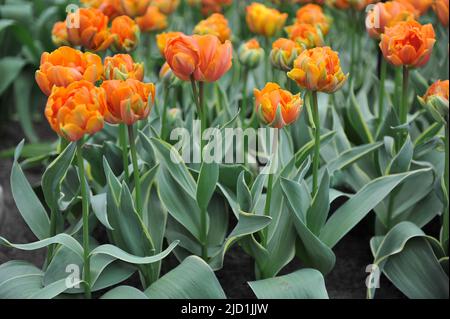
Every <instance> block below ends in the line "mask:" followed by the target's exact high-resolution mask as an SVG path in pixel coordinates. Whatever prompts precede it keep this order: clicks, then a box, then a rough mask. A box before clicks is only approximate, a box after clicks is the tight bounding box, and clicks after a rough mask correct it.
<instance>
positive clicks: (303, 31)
mask: <svg viewBox="0 0 450 319" xmlns="http://www.w3.org/2000/svg"><path fill="white" fill-rule="evenodd" d="M285 29H286V33H287V34H288V36H289V39H291V40H293V41H295V42H297V43H299V44H300V45H301V46H302V47H304V48H305V49H311V48H315V47H321V46H323V45H324V44H325V42H324V39H323V35H322V32H321V31H320V29H319V28H318V27H315V26H313V25H311V24H307V23H295V24H294V25H291V26H289V27H286V28H285Z"/></svg>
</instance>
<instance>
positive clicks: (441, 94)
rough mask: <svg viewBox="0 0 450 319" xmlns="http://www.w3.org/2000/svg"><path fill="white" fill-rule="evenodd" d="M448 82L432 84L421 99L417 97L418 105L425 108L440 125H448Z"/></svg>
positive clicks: (439, 81)
mask: <svg viewBox="0 0 450 319" xmlns="http://www.w3.org/2000/svg"><path fill="white" fill-rule="evenodd" d="M448 95H449V81H448V80H446V81H441V80H438V81H437V82H435V83H433V84H432V85H431V86H430V87H429V88H428V90H427V92H426V93H425V95H424V96H423V97H419V101H420V103H421V104H422V105H423V106H424V107H425V108H427V110H428V111H429V112H430V114H431V115H432V116H433V118H434V119H435V120H436V121H438V122H441V123H445V124H447V125H448V113H449V103H448Z"/></svg>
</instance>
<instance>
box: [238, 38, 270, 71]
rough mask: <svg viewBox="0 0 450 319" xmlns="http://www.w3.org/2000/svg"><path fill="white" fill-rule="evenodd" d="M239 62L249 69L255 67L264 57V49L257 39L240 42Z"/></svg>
mask: <svg viewBox="0 0 450 319" xmlns="http://www.w3.org/2000/svg"><path fill="white" fill-rule="evenodd" d="M238 57H239V62H240V63H241V64H242V65H244V66H246V67H247V68H249V69H254V68H256V67H257V66H258V65H259V64H260V63H261V61H262V60H263V58H264V49H263V48H261V46H260V45H259V42H258V40H256V39H251V40H249V41H247V42H244V43H242V45H241V46H240V47H239V50H238Z"/></svg>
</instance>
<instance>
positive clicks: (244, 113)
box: [241, 66, 248, 126]
mask: <svg viewBox="0 0 450 319" xmlns="http://www.w3.org/2000/svg"><path fill="white" fill-rule="evenodd" d="M242 80H243V81H244V85H243V87H242V110H241V121H242V125H243V126H245V119H246V118H247V87H248V68H247V67H245V66H244V68H243V76H242Z"/></svg>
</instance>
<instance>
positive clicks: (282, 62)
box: [270, 38, 304, 72]
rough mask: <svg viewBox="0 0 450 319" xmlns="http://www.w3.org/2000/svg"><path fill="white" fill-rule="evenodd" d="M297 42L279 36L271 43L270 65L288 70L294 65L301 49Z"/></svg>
mask: <svg viewBox="0 0 450 319" xmlns="http://www.w3.org/2000/svg"><path fill="white" fill-rule="evenodd" d="M303 50H304V49H303V47H301V46H300V45H299V44H298V43H296V42H294V41H292V40H289V39H284V38H280V39H278V40H276V41H275V42H274V43H273V44H272V51H271V52H270V62H271V63H272V65H273V66H274V67H275V68H277V69H279V70H281V71H285V72H287V71H290V70H292V68H293V66H294V61H295V59H297V57H298V56H299V54H300V53H301V52H302V51H303Z"/></svg>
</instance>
